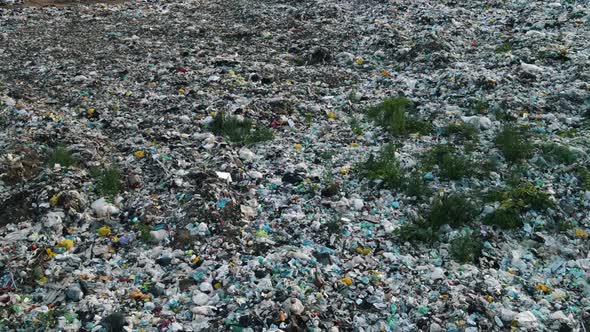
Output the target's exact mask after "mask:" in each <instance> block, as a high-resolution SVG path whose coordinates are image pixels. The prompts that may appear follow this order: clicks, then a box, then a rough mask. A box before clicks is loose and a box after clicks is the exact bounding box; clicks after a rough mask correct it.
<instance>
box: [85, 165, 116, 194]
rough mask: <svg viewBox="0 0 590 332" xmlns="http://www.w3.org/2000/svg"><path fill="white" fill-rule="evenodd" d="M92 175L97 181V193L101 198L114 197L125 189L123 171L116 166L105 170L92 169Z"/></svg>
mask: <svg viewBox="0 0 590 332" xmlns="http://www.w3.org/2000/svg"><path fill="white" fill-rule="evenodd" d="M90 175H91V176H92V177H93V178H94V179H95V181H96V186H95V188H96V193H97V194H98V195H100V196H104V197H114V196H115V195H117V194H118V193H119V192H120V191H121V189H122V187H123V184H122V181H121V171H120V170H119V169H118V168H117V167H115V166H112V167H109V168H106V169H104V170H101V169H98V168H95V169H92V170H91V171H90Z"/></svg>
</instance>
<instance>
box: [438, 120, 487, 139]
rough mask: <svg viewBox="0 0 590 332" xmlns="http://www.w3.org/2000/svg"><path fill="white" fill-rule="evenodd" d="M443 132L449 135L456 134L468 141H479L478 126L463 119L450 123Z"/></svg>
mask: <svg viewBox="0 0 590 332" xmlns="http://www.w3.org/2000/svg"><path fill="white" fill-rule="evenodd" d="M443 134H444V135H445V136H447V137H451V136H455V137H457V138H459V139H460V140H467V141H476V142H477V141H479V137H478V136H477V128H475V126H474V125H471V124H468V123H465V122H463V121H457V122H453V123H451V124H449V125H448V126H447V127H446V128H445V129H444V132H443Z"/></svg>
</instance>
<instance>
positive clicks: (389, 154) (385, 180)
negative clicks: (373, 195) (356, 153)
mask: <svg viewBox="0 0 590 332" xmlns="http://www.w3.org/2000/svg"><path fill="white" fill-rule="evenodd" d="M396 148H397V147H396V146H395V145H393V144H388V145H386V146H385V147H384V148H383V149H382V150H381V153H380V155H379V156H377V157H375V156H374V155H372V154H371V156H370V157H369V159H368V160H367V161H366V162H364V163H362V164H360V165H358V166H357V167H356V168H357V170H358V172H359V173H360V174H361V175H362V176H364V177H366V178H368V179H370V180H381V183H382V185H383V186H384V187H386V188H390V189H394V188H399V187H400V186H401V184H402V179H403V176H402V170H401V168H400V166H399V162H398V160H397V159H396V158H395V150H396Z"/></svg>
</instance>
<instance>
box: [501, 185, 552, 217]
mask: <svg viewBox="0 0 590 332" xmlns="http://www.w3.org/2000/svg"><path fill="white" fill-rule="evenodd" d="M508 195H509V197H510V198H511V199H512V200H514V201H515V205H516V206H518V207H519V208H522V209H528V208H532V209H535V210H538V211H542V210H545V209H548V208H551V207H554V206H555V204H554V203H553V202H552V201H551V199H550V198H549V197H550V196H549V194H547V193H546V192H543V191H541V190H540V189H539V188H537V187H535V186H534V185H533V184H531V183H526V184H522V185H520V186H518V187H516V188H514V189H512V190H511V191H510V192H509V194H508Z"/></svg>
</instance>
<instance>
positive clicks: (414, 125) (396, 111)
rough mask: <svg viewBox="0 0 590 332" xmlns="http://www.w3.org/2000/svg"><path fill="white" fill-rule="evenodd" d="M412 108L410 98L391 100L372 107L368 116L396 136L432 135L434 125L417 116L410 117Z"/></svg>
mask: <svg viewBox="0 0 590 332" xmlns="http://www.w3.org/2000/svg"><path fill="white" fill-rule="evenodd" d="M411 108H413V103H412V101H411V100H409V99H408V98H405V97H398V98H389V99H386V100H384V101H383V102H382V103H380V104H378V105H377V106H374V107H371V108H370V109H369V111H368V116H369V118H370V119H372V120H373V121H374V122H375V123H377V124H378V125H380V126H382V127H383V128H384V129H385V130H387V131H388V132H389V133H391V134H392V135H395V136H405V135H407V134H411V133H419V134H422V135H426V134H429V133H431V132H432V131H433V126H432V124H431V123H430V122H427V121H423V120H421V119H419V118H417V117H416V116H411V115H409V114H408V113H409V111H410V109H411Z"/></svg>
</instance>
